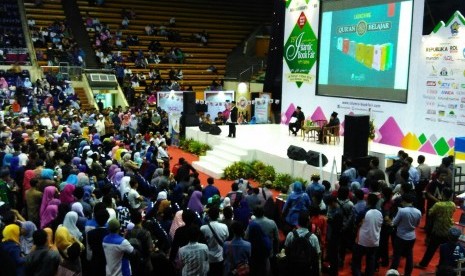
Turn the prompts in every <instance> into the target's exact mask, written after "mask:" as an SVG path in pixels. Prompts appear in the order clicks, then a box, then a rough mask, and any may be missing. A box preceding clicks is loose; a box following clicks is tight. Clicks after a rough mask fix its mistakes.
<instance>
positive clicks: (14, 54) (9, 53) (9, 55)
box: [0, 47, 31, 65]
mask: <svg viewBox="0 0 465 276" xmlns="http://www.w3.org/2000/svg"><path fill="white" fill-rule="evenodd" d="M0 50H1V51H3V55H2V56H3V57H4V59H3V60H0V64H2V65H12V64H19V65H31V59H30V56H29V52H28V50H27V48H3V47H2V48H0Z"/></svg>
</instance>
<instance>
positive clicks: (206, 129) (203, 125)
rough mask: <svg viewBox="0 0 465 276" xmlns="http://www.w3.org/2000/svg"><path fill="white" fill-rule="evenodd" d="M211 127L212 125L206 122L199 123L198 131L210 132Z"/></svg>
mask: <svg viewBox="0 0 465 276" xmlns="http://www.w3.org/2000/svg"><path fill="white" fill-rule="evenodd" d="M211 127H212V125H210V124H207V123H201V124H200V126H199V128H200V131H203V132H210V129H211Z"/></svg>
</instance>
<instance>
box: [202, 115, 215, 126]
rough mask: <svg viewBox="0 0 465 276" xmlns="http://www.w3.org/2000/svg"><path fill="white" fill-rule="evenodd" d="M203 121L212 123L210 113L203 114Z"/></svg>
mask: <svg viewBox="0 0 465 276" xmlns="http://www.w3.org/2000/svg"><path fill="white" fill-rule="evenodd" d="M204 122H205V123H207V124H212V123H213V122H212V118H211V117H210V114H207V115H206V116H205V120H204Z"/></svg>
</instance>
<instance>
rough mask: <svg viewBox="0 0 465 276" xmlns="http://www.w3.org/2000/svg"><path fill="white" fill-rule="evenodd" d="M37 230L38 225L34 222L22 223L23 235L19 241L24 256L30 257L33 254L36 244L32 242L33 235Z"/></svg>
mask: <svg viewBox="0 0 465 276" xmlns="http://www.w3.org/2000/svg"><path fill="white" fill-rule="evenodd" d="M36 230H37V227H36V225H35V224H34V223H33V222H32V221H25V222H23V223H21V232H22V235H21V237H20V239H19V242H20V246H21V252H22V253H23V254H24V255H29V253H30V252H31V249H32V246H33V245H34V242H33V240H32V234H33V233H34V231H36Z"/></svg>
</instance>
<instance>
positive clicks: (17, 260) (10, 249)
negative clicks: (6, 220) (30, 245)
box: [0, 224, 25, 275]
mask: <svg viewBox="0 0 465 276" xmlns="http://www.w3.org/2000/svg"><path fill="white" fill-rule="evenodd" d="M2 234H3V240H2V243H1V244H0V255H1V257H2V263H1V265H2V267H9V266H10V265H11V266H10V267H16V271H15V272H14V275H23V271H24V262H25V258H24V257H22V256H21V247H20V242H19V234H20V228H19V226H18V225H16V224H10V225H7V226H6V227H5V229H3V232H2ZM2 270H3V269H2Z"/></svg>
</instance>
